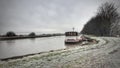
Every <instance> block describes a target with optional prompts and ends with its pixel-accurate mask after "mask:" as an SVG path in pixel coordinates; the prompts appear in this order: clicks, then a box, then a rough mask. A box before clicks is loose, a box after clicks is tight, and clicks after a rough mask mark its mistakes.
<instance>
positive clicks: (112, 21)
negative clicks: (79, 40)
mask: <svg viewBox="0 0 120 68" xmlns="http://www.w3.org/2000/svg"><path fill="white" fill-rule="evenodd" d="M119 22H120V15H119V13H118V12H117V8H116V7H115V5H114V3H108V2H106V3H104V4H102V5H101V6H100V7H99V9H98V12H97V14H96V16H95V17H92V19H90V20H89V21H88V22H87V24H86V25H85V26H84V28H83V30H82V32H81V33H83V34H92V35H98V36H113V35H116V34H118V33H120V31H119V30H120V27H119V25H118V24H119Z"/></svg>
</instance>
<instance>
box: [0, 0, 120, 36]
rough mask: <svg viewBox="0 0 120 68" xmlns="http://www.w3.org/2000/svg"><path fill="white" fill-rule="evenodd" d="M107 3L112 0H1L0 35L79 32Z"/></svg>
mask: <svg viewBox="0 0 120 68" xmlns="http://www.w3.org/2000/svg"><path fill="white" fill-rule="evenodd" d="M106 1H109V2H110V1H111V0H0V34H4V33H6V32H7V31H14V32H41V33H55V32H65V31H70V30H72V27H75V30H76V31H79V32H80V31H81V29H82V28H83V26H84V24H85V23H86V22H87V21H88V20H89V19H90V18H91V17H93V16H94V15H95V13H96V11H97V9H98V7H99V6H100V5H101V4H102V3H104V2H106ZM113 1H114V2H115V3H117V5H119V4H118V3H120V0H113Z"/></svg>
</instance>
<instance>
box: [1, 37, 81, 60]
mask: <svg viewBox="0 0 120 68" xmlns="http://www.w3.org/2000/svg"><path fill="white" fill-rule="evenodd" d="M64 39H65V37H64V36H58V37H44V38H32V39H19V40H4V41H0V59H2V58H8V57H13V56H21V55H26V54H32V53H39V52H43V51H50V50H57V49H63V48H66V47H68V48H69V47H74V45H65V44H64ZM76 46H77V45H76ZM78 46H79V45H78Z"/></svg>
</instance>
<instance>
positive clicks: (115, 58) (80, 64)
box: [0, 37, 120, 68]
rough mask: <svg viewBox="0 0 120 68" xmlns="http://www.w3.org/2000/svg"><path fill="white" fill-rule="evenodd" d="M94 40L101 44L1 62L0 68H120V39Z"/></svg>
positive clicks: (102, 38)
mask: <svg viewBox="0 0 120 68" xmlns="http://www.w3.org/2000/svg"><path fill="white" fill-rule="evenodd" d="M92 38H94V39H96V40H99V42H98V43H97V44H91V45H84V46H79V47H74V48H69V49H63V50H57V51H52V52H46V53H42V54H36V55H33V56H28V57H24V58H20V59H13V60H8V61H0V68H120V38H113V37H92Z"/></svg>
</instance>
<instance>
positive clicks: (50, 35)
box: [0, 34, 64, 40]
mask: <svg viewBox="0 0 120 68" xmlns="http://www.w3.org/2000/svg"><path fill="white" fill-rule="evenodd" d="M63 35H64V34H42V35H36V36H28V35H18V36H13V37H6V36H4V37H2V36H1V37H0V40H14V39H28V38H42V37H53V36H63Z"/></svg>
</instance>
